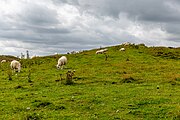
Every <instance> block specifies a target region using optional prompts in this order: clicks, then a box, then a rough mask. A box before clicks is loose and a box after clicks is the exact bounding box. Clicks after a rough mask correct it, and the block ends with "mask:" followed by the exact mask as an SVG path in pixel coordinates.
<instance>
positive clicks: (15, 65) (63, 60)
mask: <svg viewBox="0 0 180 120" xmlns="http://www.w3.org/2000/svg"><path fill="white" fill-rule="evenodd" d="M129 44H130V43H124V46H126V45H129ZM107 51H108V49H100V50H97V51H96V54H104V53H106V52H107ZM119 51H125V48H121V49H120V50H119ZM4 62H6V60H2V61H1V63H4ZM66 64H67V57H66V56H62V57H60V58H59V59H58V62H57V65H56V67H57V69H63V66H64V65H66ZM10 67H11V69H12V70H14V72H20V70H21V63H20V62H19V61H17V60H13V61H11V63H10Z"/></svg>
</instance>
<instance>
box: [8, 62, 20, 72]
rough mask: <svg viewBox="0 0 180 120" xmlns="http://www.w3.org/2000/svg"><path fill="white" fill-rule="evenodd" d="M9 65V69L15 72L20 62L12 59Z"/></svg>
mask: <svg viewBox="0 0 180 120" xmlns="http://www.w3.org/2000/svg"><path fill="white" fill-rule="evenodd" d="M10 67H11V69H13V70H14V72H17V71H18V72H20V70H21V63H20V62H19V61H17V60H13V61H11V64H10Z"/></svg>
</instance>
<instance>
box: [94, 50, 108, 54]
mask: <svg viewBox="0 0 180 120" xmlns="http://www.w3.org/2000/svg"><path fill="white" fill-rule="evenodd" d="M106 51H108V49H102V50H98V51H96V54H103V53H105V52H106Z"/></svg>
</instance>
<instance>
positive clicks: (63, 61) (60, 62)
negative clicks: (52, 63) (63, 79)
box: [56, 56, 67, 69]
mask: <svg viewBox="0 0 180 120" xmlns="http://www.w3.org/2000/svg"><path fill="white" fill-rule="evenodd" d="M66 64H67V58H66V56H62V57H60V58H59V60H58V64H57V65H56V67H57V69H59V68H60V67H61V69H63V65H66Z"/></svg>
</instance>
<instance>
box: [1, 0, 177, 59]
mask: <svg viewBox="0 0 180 120" xmlns="http://www.w3.org/2000/svg"><path fill="white" fill-rule="evenodd" d="M124 42H132V43H136V44H138V43H145V44H146V45H147V46H172V47H180V1H179V0H1V1H0V55H2V54H6V55H15V56H17V55H20V53H21V52H22V53H25V52H26V50H29V52H30V55H50V54H54V53H66V52H69V51H73V50H75V51H77V50H85V49H93V48H99V47H100V46H101V47H105V46H111V45H117V44H122V43H124Z"/></svg>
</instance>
